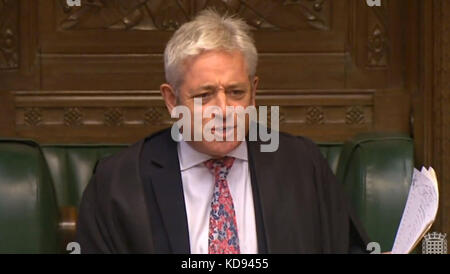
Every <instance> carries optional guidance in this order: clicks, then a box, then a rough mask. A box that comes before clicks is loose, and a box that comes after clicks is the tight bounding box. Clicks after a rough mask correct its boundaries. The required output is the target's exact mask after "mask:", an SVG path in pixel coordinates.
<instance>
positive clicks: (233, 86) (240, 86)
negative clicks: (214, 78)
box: [225, 83, 247, 89]
mask: <svg viewBox="0 0 450 274" xmlns="http://www.w3.org/2000/svg"><path fill="white" fill-rule="evenodd" d="M233 88H247V84H246V83H233V84H230V85H228V86H225V89H233Z"/></svg>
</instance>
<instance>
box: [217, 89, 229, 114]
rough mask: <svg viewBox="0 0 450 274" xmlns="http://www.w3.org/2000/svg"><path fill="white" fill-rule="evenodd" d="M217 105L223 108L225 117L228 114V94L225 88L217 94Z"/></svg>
mask: <svg viewBox="0 0 450 274" xmlns="http://www.w3.org/2000/svg"><path fill="white" fill-rule="evenodd" d="M215 103H216V106H217V107H219V108H220V109H221V110H222V115H223V117H225V116H226V108H227V94H226V92H225V90H223V89H221V90H219V92H217V96H216V102H215Z"/></svg>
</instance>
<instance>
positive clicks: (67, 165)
mask: <svg viewBox="0 0 450 274" xmlns="http://www.w3.org/2000/svg"><path fill="white" fill-rule="evenodd" d="M125 147H127V145H108V144H97V145H95V144H94V145H84V144H78V145H60V144H57V145H42V146H41V148H42V151H43V153H44V156H45V159H46V161H47V164H48V166H49V168H50V174H51V175H52V179H53V184H54V187H55V191H56V196H57V200H58V204H59V206H60V207H71V206H72V207H76V208H78V207H79V205H80V202H81V197H82V195H83V191H84V188H85V187H86V185H87V184H88V183H89V180H90V178H91V176H92V171H93V170H94V167H95V164H96V162H97V161H98V160H100V159H101V158H104V157H106V156H108V155H111V154H113V153H115V152H118V151H119V150H121V149H123V148H125Z"/></svg>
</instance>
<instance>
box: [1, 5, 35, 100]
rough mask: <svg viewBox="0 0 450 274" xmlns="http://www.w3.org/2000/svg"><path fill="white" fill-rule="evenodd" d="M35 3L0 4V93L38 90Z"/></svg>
mask: <svg viewBox="0 0 450 274" xmlns="http://www.w3.org/2000/svg"><path fill="white" fill-rule="evenodd" d="M36 11H37V2H36V1H33V0H20V1H0V92H2V91H5V90H11V89H16V90H18V89H21V90H32V89H37V88H39V66H38V62H39V60H38V58H37V36H38V31H37V23H36V22H37V12H36Z"/></svg>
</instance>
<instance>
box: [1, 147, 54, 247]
mask: <svg viewBox="0 0 450 274" xmlns="http://www.w3.org/2000/svg"><path fill="white" fill-rule="evenodd" d="M58 219H59V216H58V206H57V203H56V196H55V193H54V191H53V185H52V180H51V176H50V174H49V172H48V168H47V163H46V161H45V158H44V157H43V155H42V151H41V150H40V148H39V145H38V144H36V143H34V142H32V141H0V253H58V252H60V245H59V238H58V235H59V234H58Z"/></svg>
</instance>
